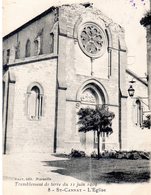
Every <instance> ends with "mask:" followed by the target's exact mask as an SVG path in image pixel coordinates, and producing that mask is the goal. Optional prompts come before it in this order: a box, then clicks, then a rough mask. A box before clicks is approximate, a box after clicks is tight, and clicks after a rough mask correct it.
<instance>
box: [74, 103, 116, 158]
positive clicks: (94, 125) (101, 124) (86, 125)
mask: <svg viewBox="0 0 151 195" xmlns="http://www.w3.org/2000/svg"><path fill="white" fill-rule="evenodd" d="M77 114H78V115H79V121H78V124H79V125H80V126H79V132H84V133H86V132H88V131H96V132H97V139H98V144H97V150H98V159H99V158H100V135H101V137H102V150H105V136H108V135H109V134H111V133H112V132H113V130H112V128H111V127H112V119H113V118H114V117H115V114H114V113H113V112H110V111H109V109H108V107H106V106H97V107H96V108H95V109H94V108H89V107H88V108H81V109H80V110H79V111H78V113H77Z"/></svg>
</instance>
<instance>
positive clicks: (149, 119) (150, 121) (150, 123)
mask: <svg viewBox="0 0 151 195" xmlns="http://www.w3.org/2000/svg"><path fill="white" fill-rule="evenodd" d="M142 128H143V129H144V128H148V129H150V128H151V114H148V115H147V116H146V120H144V121H143V125H142Z"/></svg>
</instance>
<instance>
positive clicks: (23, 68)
mask: <svg viewBox="0 0 151 195" xmlns="http://www.w3.org/2000/svg"><path fill="white" fill-rule="evenodd" d="M55 17H56V15H55V14H54V13H50V14H48V15H46V16H44V17H42V18H40V19H38V20H37V21H35V22H33V23H32V24H31V25H29V26H28V27H26V28H23V29H22V30H20V31H19V32H18V33H17V34H14V35H13V36H10V38H8V40H4V49H5V50H7V48H11V47H12V46H13V47H14V44H16V42H15V41H16V40H17V37H18V40H20V42H21V50H22V51H21V59H19V60H14V61H11V62H10V63H9V64H8V66H9V71H10V72H12V73H13V74H14V75H15V77H16V79H15V83H11V84H10V92H11V93H12V94H14V96H13V99H10V103H9V109H11V112H10V113H11V114H10V115H9V117H8V120H9V125H8V131H7V152H10V153H12V152H22V151H24V152H53V151H55V152H70V151H71V149H72V148H74V149H80V150H86V149H87V148H85V146H84V145H82V141H81V140H82V139H84V136H86V137H87V140H89V149H90V151H92V150H94V148H93V146H92V136H93V132H91V133H87V134H86V135H82V134H81V133H79V132H78V125H77V122H78V116H77V112H78V110H79V109H80V107H81V106H83V104H82V100H81V99H80V97H81V94H82V92H83V90H84V88H85V87H86V86H87V85H91V86H92V87H94V88H95V87H96V88H97V89H98V91H99V92H98V93H100V96H101V95H102V97H103V96H104V99H105V104H107V105H108V106H109V110H110V111H113V112H114V113H115V118H114V119H113V126H112V127H113V134H111V135H110V136H109V137H107V138H106V149H116V150H118V149H125V150H127V149H140V150H143V149H145V148H146V143H147V144H148V146H147V147H148V148H149V147H150V143H149V140H148V139H147V138H148V137H149V130H148V129H144V130H142V129H141V128H140V127H138V126H136V125H135V113H134V110H135V109H134V104H135V100H136V99H135V98H132V99H131V98H130V97H128V93H127V89H128V87H129V86H128V81H129V80H131V79H132V76H131V75H129V74H128V73H126V65H127V48H126V45H125V38H124V30H123V29H122V28H121V27H120V26H119V25H117V24H115V23H114V22H113V21H112V20H110V19H109V18H107V17H106V16H104V15H103V14H102V12H100V11H99V10H97V9H95V8H92V7H88V8H85V7H84V6H82V5H71V6H62V7H60V8H59V15H58V17H59V19H58V22H56V21H55ZM54 21H55V22H56V23H55V22H54ZM86 22H94V23H95V24H97V25H99V26H100V27H101V28H102V30H103V32H104V34H105V36H106V43H107V44H106V48H105V53H104V55H102V56H101V57H98V58H90V57H89V56H88V55H86V54H85V53H84V52H83V51H82V50H81V47H80V44H79V40H78V33H79V29H80V28H81V26H82V25H83V24H85V23H86ZM54 23H55V24H54ZM41 29H43V52H44V54H43V55H39V56H37V57H36V56H34V47H33V45H32V50H31V55H32V57H28V58H24V57H25V56H24V54H25V50H24V49H25V40H26V39H28V37H29V35H30V38H31V41H32V43H33V42H34V38H35V37H36V36H37V33H39V31H40V30H41ZM52 29H53V31H54V32H55V37H54V48H55V50H54V51H55V52H54V54H50V50H49V48H50V42H49V38H50V32H51V30H52ZM58 29H59V31H58ZM126 77H127V78H126ZM32 82H38V83H40V84H41V86H42V87H43V90H44V102H43V116H42V117H41V119H40V120H38V121H34V120H30V119H29V118H28V117H27V101H26V100H27V88H28V87H29V85H30V84H31V83H32ZM146 94H147V86H146V85H144V84H143V83H142V82H140V81H138V82H136V84H135V97H138V96H140V97H144V96H146ZM10 97H11V94H10ZM143 101H144V102H145V104H147V99H146V100H144V99H143ZM145 109H146V111H147V108H146V107H145ZM127 126H128V128H127ZM135 139H137V140H138V142H137V143H136V142H135Z"/></svg>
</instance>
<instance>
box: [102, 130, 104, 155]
mask: <svg viewBox="0 0 151 195" xmlns="http://www.w3.org/2000/svg"><path fill="white" fill-rule="evenodd" d="M104 150H105V132H103V135H102V151H104Z"/></svg>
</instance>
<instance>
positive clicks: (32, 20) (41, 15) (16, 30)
mask: <svg viewBox="0 0 151 195" xmlns="http://www.w3.org/2000/svg"><path fill="white" fill-rule="evenodd" d="M56 8H57V6H56V7H54V6H52V7H50V8H49V9H47V10H45V11H44V12H42V13H41V14H39V15H37V16H36V17H34V18H32V19H31V20H29V21H28V22H26V23H24V24H23V25H21V26H20V27H18V28H17V29H15V30H13V31H12V32H10V33H8V34H7V35H5V36H4V37H3V40H5V39H8V38H9V37H10V36H12V35H14V34H15V33H17V32H19V31H20V30H21V29H22V28H25V27H27V26H28V25H30V24H32V23H33V22H34V21H36V20H38V19H40V18H42V17H43V16H45V15H47V14H48V13H50V12H52V11H53V10H55V9H56Z"/></svg>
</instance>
